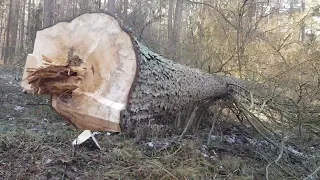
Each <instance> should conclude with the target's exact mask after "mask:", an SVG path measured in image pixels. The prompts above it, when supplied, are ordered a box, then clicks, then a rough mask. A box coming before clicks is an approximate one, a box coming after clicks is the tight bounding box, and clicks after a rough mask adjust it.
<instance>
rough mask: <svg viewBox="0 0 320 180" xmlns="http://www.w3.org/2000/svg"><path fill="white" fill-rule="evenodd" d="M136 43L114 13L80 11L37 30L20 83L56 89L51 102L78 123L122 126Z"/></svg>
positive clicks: (37, 89) (30, 88)
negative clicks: (79, 13) (67, 19)
mask: <svg viewBox="0 0 320 180" xmlns="http://www.w3.org/2000/svg"><path fill="white" fill-rule="evenodd" d="M93 20H94V21H93ZM134 48H135V47H134V45H133V42H132V39H131V37H130V35H129V34H127V33H126V32H125V31H124V30H123V29H122V28H121V26H120V25H119V23H118V21H117V20H116V19H115V18H113V17H111V16H110V15H107V14H104V13H92V14H84V15H81V16H79V17H77V18H75V19H74V20H72V21H71V22H62V23H58V24H56V25H54V26H52V27H49V28H46V29H43V30H41V31H38V33H37V36H36V40H35V44H34V51H33V53H32V54H29V55H28V57H27V61H26V65H25V69H24V74H23V80H22V82H21V86H22V87H23V91H24V92H27V93H31V94H34V95H37V94H50V95H52V107H53V108H54V109H55V110H56V111H57V112H58V113H60V114H61V115H63V116H64V117H66V118H67V119H68V120H69V121H70V122H71V123H72V124H74V125H75V126H76V127H78V128H80V129H84V130H95V131H111V132H119V131H121V128H120V125H119V124H120V112H121V111H122V110H123V109H125V108H126V105H127V99H128V95H129V92H130V89H131V86H132V84H133V81H134V78H135V77H136V70H137V59H136V54H135V49H134Z"/></svg>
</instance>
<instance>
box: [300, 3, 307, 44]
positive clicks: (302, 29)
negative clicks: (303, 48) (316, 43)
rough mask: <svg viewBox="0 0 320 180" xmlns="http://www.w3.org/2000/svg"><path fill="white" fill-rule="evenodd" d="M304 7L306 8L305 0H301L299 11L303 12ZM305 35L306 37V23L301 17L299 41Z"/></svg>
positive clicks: (302, 40) (303, 38) (302, 39)
mask: <svg viewBox="0 0 320 180" xmlns="http://www.w3.org/2000/svg"><path fill="white" fill-rule="evenodd" d="M305 9H306V3H305V0H301V12H302V13H304V11H305ZM305 37H306V24H305V20H304V19H303V20H302V22H301V27H300V41H301V42H304V40H305Z"/></svg>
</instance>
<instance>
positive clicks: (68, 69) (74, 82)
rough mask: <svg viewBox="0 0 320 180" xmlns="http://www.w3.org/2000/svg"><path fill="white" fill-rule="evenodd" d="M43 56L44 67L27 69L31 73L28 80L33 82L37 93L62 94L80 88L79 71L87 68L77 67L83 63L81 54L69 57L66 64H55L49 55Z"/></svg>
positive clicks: (32, 85) (32, 84) (32, 86)
mask: <svg viewBox="0 0 320 180" xmlns="http://www.w3.org/2000/svg"><path fill="white" fill-rule="evenodd" d="M42 57H43V62H44V63H43V64H44V66H43V67H40V68H37V69H34V68H31V69H30V68H28V69H27V71H28V72H29V73H30V75H29V76H28V77H27V78H26V81H27V82H28V83H29V84H31V88H32V89H33V90H34V91H33V92H34V93H35V94H54V95H58V96H60V95H62V94H65V93H68V92H72V91H73V90H75V89H77V88H78V84H79V82H80V80H81V76H78V74H79V71H84V70H85V68H75V67H78V66H80V65H81V63H82V60H81V59H80V58H79V56H74V57H71V58H69V59H68V64H66V65H54V64H53V61H52V60H50V59H49V58H48V57H46V56H42ZM80 74H81V73H80Z"/></svg>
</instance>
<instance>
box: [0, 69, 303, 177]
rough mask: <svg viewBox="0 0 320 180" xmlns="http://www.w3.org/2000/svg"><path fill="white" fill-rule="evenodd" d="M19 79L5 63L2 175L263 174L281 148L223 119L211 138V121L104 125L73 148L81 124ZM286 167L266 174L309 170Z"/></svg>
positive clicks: (0, 109)
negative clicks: (164, 131)
mask: <svg viewBox="0 0 320 180" xmlns="http://www.w3.org/2000/svg"><path fill="white" fill-rule="evenodd" d="M19 83H20V78H19V70H18V69H15V68H8V67H0V180H2V179H8V180H11V179H52V180H55V179H248V180H249V179H254V180H259V179H265V177H266V166H267V165H268V164H270V163H271V162H272V161H274V160H275V159H276V158H277V156H278V154H279V151H278V150H277V149H276V148H275V147H273V146H272V145H271V144H269V143H268V142H266V141H264V140H263V138H262V137H260V136H259V135H257V134H256V133H254V131H253V130H250V129H247V128H245V127H244V126H240V125H237V124H235V123H232V122H223V121H221V122H218V125H217V129H218V130H217V131H216V132H215V134H214V135H212V136H210V138H211V143H210V145H207V138H208V131H209V129H202V130H199V131H198V133H193V134H187V135H186V136H184V138H183V139H182V140H180V141H178V138H179V136H180V135H179V134H176V135H174V134H171V135H161V136H158V135H152V136H150V137H147V138H146V139H145V140H143V141H137V140H136V139H134V138H131V137H127V136H126V135H124V134H111V135H110V134H107V133H105V134H100V135H98V136H97V139H98V141H99V143H100V146H101V147H102V150H97V149H94V148H93V147H92V146H89V145H83V146H80V147H76V148H74V147H73V146H72V145H71V142H72V140H73V139H75V138H76V137H77V135H79V134H80V133H81V132H80V131H79V130H76V129H75V128H74V127H72V126H70V125H69V124H68V123H66V121H65V120H63V119H62V118H61V117H60V116H59V115H57V114H56V113H55V112H54V110H52V109H51V108H50V106H48V105H47V103H48V100H47V97H36V96H31V95H26V94H24V93H22V91H21V88H20V85H19ZM292 164H294V163H292ZM297 166H301V165H300V164H298V165H297ZM282 167H283V166H281V165H278V166H277V165H270V168H269V172H271V173H269V174H270V175H269V179H300V177H303V176H305V174H308V173H309V172H308V171H307V170H306V171H303V170H301V171H299V170H300V169H299V170H296V169H294V165H292V167H291V168H292V169H294V173H293V174H292V173H291V172H292V171H290V172H285V170H281V168H282ZM284 169H285V168H284ZM272 177H277V178H272Z"/></svg>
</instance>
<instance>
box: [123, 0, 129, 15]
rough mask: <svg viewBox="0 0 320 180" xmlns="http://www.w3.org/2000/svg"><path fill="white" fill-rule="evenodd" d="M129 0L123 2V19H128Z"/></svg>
mask: <svg viewBox="0 0 320 180" xmlns="http://www.w3.org/2000/svg"><path fill="white" fill-rule="evenodd" d="M128 8H129V0H123V19H124V20H127V19H128Z"/></svg>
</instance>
